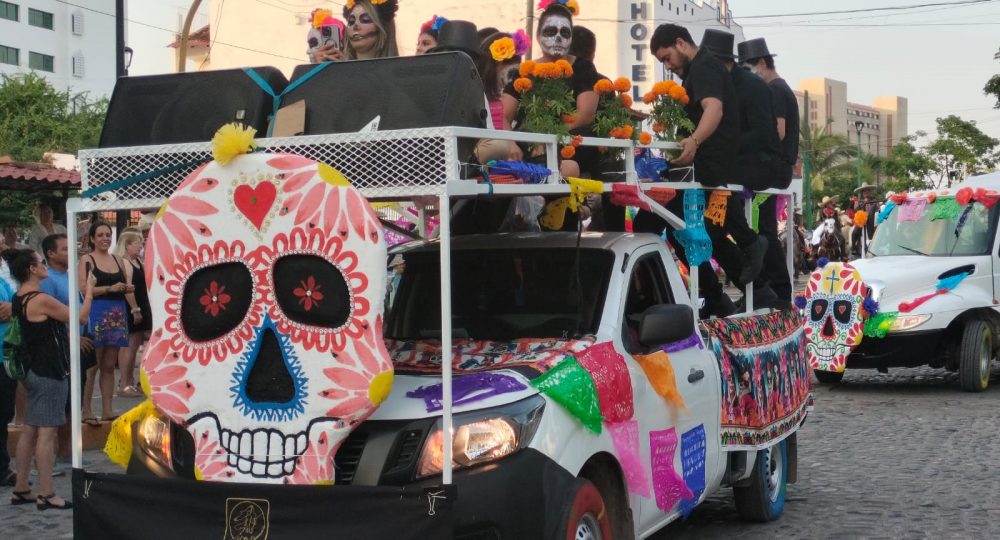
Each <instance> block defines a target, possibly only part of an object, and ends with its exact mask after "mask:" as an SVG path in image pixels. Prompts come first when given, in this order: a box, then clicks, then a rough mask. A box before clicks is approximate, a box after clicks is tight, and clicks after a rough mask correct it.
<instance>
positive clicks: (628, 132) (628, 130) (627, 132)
mask: <svg viewBox="0 0 1000 540" xmlns="http://www.w3.org/2000/svg"><path fill="white" fill-rule="evenodd" d="M632 133H633V128H632V126H628V125H625V126H622V138H623V139H631V138H632Z"/></svg>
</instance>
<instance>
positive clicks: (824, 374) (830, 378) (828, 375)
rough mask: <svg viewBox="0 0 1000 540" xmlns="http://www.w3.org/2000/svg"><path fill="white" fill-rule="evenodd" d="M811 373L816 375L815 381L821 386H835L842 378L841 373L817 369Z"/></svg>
mask: <svg viewBox="0 0 1000 540" xmlns="http://www.w3.org/2000/svg"><path fill="white" fill-rule="evenodd" d="M813 373H814V374H815V375H816V380H817V381H819V382H821V383H823V384H837V383H839V382H840V381H841V380H843V378H844V372H843V371H841V372H840V373H837V372H836V371H820V370H818V369H814V370H813Z"/></svg>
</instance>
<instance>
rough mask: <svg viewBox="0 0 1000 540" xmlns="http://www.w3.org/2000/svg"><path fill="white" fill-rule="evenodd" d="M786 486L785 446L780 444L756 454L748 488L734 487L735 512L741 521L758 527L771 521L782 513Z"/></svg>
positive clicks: (786, 446)
mask: <svg viewBox="0 0 1000 540" xmlns="http://www.w3.org/2000/svg"><path fill="white" fill-rule="evenodd" d="M787 486H788V443H787V442H786V441H781V442H780V443H778V444H776V445H774V446H772V447H770V448H768V449H766V450H761V451H759V452H757V463H755V464H754V466H753V473H751V475H750V485H749V486H743V487H740V486H736V487H734V488H733V495H734V496H735V498H736V511H737V512H739V514H740V516H741V517H742V518H743V519H746V520H748V521H758V522H761V523H764V522H767V521H774V520H776V519H778V517H780V516H781V513H782V512H783V511H784V510H785V489H786V488H787Z"/></svg>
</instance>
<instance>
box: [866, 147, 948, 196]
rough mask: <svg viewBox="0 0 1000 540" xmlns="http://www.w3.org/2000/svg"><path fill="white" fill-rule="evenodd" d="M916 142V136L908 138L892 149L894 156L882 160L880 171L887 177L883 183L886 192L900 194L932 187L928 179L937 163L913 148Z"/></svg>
mask: <svg viewBox="0 0 1000 540" xmlns="http://www.w3.org/2000/svg"><path fill="white" fill-rule="evenodd" d="M915 140H916V137H914V136H910V137H906V138H905V139H903V140H902V141H900V142H899V144H897V145H895V146H893V147H892V156H890V157H888V158H882V159H881V162H880V164H879V165H880V169H879V170H880V171H881V172H882V173H883V174H884V175H885V176H886V177H887V179H886V180H885V181H884V182H883V183H882V186H883V188H884V189H885V190H886V191H893V192H896V193H899V192H903V191H911V190H918V191H919V190H923V189H929V188H931V187H932V185H931V183H930V182H929V181H928V177H929V176H930V175H931V173H933V172H934V171H935V170H936V169H937V163H936V162H935V161H934V160H933V159H931V158H930V157H929V156H928V155H927V154H926V153H925V152H923V151H921V150H918V149H917V148H916V147H915V146H913V142H914V141H915Z"/></svg>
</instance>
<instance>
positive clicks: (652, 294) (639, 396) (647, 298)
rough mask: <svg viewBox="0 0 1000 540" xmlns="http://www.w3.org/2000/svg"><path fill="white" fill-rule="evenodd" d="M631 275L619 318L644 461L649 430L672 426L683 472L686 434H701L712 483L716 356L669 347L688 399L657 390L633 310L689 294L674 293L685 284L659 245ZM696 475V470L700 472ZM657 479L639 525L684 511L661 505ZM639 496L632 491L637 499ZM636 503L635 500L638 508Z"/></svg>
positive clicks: (707, 480) (644, 251) (638, 255)
mask: <svg viewBox="0 0 1000 540" xmlns="http://www.w3.org/2000/svg"><path fill="white" fill-rule="evenodd" d="M627 275H628V279H627V281H626V282H625V287H626V291H625V294H623V299H624V301H623V305H622V306H621V311H620V317H621V318H620V321H619V324H620V327H621V345H620V346H621V348H622V349H624V350H625V351H626V354H625V356H626V358H628V359H629V368H630V373H631V376H632V384H633V386H634V387H635V392H634V396H635V398H634V399H635V411H636V419H637V420H638V423H639V448H640V455H641V459H642V462H643V463H644V464H645V465H646V466H647V467H648V465H649V463H650V432H656V431H663V430H669V429H670V428H673V429H674V430H675V431H676V435H677V439H678V445H677V450H676V452H675V457H674V470H675V471H676V472H677V473H678V474H679V475H683V470H684V469H683V464H682V460H681V454H682V450H683V448H682V444H681V439H682V438H683V437H684V435H685V434H688V437H687V440H688V442H689V443H692V442H693V443H694V444H697V441H698V440H699V439H701V440H702V444H701V446H703V447H704V456H705V457H704V463H703V465H702V467H703V468H702V478H704V481H703V482H702V484H703V485H708V484H711V483H712V482H713V481H714V480H715V478H714V477H715V476H716V474H715V472H716V468H717V467H718V459H719V454H718V438H719V414H720V412H719V411H720V403H719V399H720V398H719V392H720V390H719V388H720V386H719V375H718V368H717V367H716V365H715V360H714V358H713V356H712V355H711V353H710V352H708V351H707V350H705V349H699V348H698V347H697V346H695V347H692V348H688V349H684V350H681V351H677V352H672V353H669V357H670V363H671V365H672V366H673V370H674V375H675V378H676V384H677V390H678V391H679V393H680V395H681V397H682V398H683V400H684V405H685V408H686V410H682V409H680V408H678V407H676V406H675V405H673V404H670V403H668V402H667V401H666V400H664V398H663V397H661V396H660V395H659V394H657V393H656V391H655V390H654V389H653V387H652V386H651V385H650V383H649V381H648V380H647V378H646V375H645V372H644V371H643V370H642V367H641V366H640V365H639V364H638V362H635V361H634V360H633V359H632V358H631V355H632V354H642V353H644V352H648V351H643V350H642V348H641V346H640V345H639V344H638V343H637V341H636V339H635V336H637V335H638V332H637V331H638V324H637V322H636V321H634V320H633V318H632V316H634V315H638V314H641V313H642V312H644V311H645V310H646V309H647V308H649V307H650V306H653V305H656V304H674V303H683V304H686V303H687V300H686V299H684V298H675V295H674V294H673V291H674V290H681V291H683V287H682V286H680V288H676V287H674V288H672V287H671V280H669V279H668V274H667V270H666V268H665V266H664V261H663V256H662V251H661V250H660V249H658V247H657V246H649V247H644V248H640V249H639V250H636V252H635V253H633V254H632V256H631V257H630V267H629V268H628V270H627ZM677 278H678V279H677V281H678V284H677V285H679V275H678V276H677ZM702 430H703V431H702ZM702 432H703V433H704V437H703V438H701V437H700V434H701V433H702ZM689 446H691V444H689ZM695 454H697V455H699V456H700V455H701V454H700V450H698V451H696V452H695ZM647 470H648V469H647ZM650 472H651V471H650ZM695 475H697V473H696V472H695ZM649 479H650V481H651V482H652V481H654V480H655V479H654V475H653V474H650V478H649ZM653 485H654V484H652V483H651V489H652V491H651V494H652V495H653V496H652V497H651V498H649V499H646V498H641V499H640V504H639V508H640V512H639V515H638V516H636V522H637V523H636V524H637V525H638V526H639V530H644V529H646V528H647V527H650V526H653V525H655V524H657V523H660V522H662V521H664V520H665V519H666V518H668V517H669V516H672V515H675V514H677V513H678V512H679V511H680V507H679V506H678V505H675V506H674V507H673V508H668V509H666V510H661V509H659V508H658V507H657V502H656V497H655V487H653ZM703 491H704V490H703ZM702 496H703V495H702ZM635 500H636V499H635V497H634V496H633V502H635ZM635 507H636V506H633V508H635Z"/></svg>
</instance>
